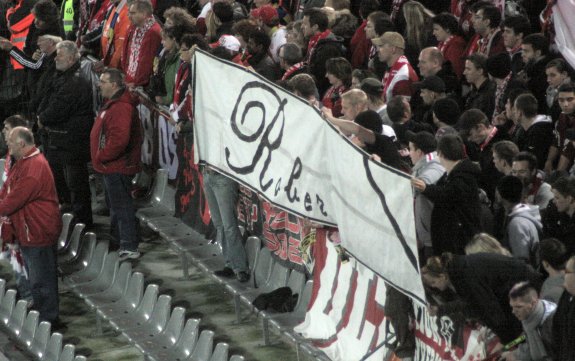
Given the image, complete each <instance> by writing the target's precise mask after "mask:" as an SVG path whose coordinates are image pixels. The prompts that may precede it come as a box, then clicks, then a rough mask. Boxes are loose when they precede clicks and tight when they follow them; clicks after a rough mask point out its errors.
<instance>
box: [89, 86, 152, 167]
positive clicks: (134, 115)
mask: <svg viewBox="0 0 575 361" xmlns="http://www.w3.org/2000/svg"><path fill="white" fill-rule="evenodd" d="M90 150H91V155H92V166H93V167H94V170H95V171H96V172H99V173H104V174H110V173H120V174H128V175H131V174H136V173H138V172H139V171H140V170H141V164H140V156H141V150H142V128H141V124H140V117H139V115H138V111H137V110H136V107H135V104H134V103H133V99H132V97H131V95H130V92H129V91H128V90H123V91H120V93H119V94H116V95H115V96H114V97H112V99H110V100H108V101H107V102H106V103H105V104H104V106H103V107H102V109H101V110H100V113H99V114H98V117H97V118H96V122H95V123H94V127H93V128H92V132H91V134H90Z"/></svg>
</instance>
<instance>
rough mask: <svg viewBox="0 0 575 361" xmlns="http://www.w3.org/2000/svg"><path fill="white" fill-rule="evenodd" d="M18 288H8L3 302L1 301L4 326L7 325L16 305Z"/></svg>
mask: <svg viewBox="0 0 575 361" xmlns="http://www.w3.org/2000/svg"><path fill="white" fill-rule="evenodd" d="M16 293H17V292H16V290H12V289H10V290H7V291H6V293H5V294H4V296H3V297H2V303H0V322H1V323H2V325H3V326H6V324H7V323H8V320H9V319H10V315H12V311H13V310H14V306H15V305H16Z"/></svg>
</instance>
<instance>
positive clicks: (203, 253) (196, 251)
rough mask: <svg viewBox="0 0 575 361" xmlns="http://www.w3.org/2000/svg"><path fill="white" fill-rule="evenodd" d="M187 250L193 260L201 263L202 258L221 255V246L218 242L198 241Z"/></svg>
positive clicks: (206, 258)
mask: <svg viewBox="0 0 575 361" xmlns="http://www.w3.org/2000/svg"><path fill="white" fill-rule="evenodd" d="M188 252H189V254H190V257H191V258H192V259H193V260H194V261H195V262H199V263H201V262H202V261H203V260H209V259H212V258H215V257H218V256H220V257H221V256H222V247H221V246H220V245H219V244H208V243H207V242H206V243H205V244H203V243H198V247H194V248H191V249H190V250H188Z"/></svg>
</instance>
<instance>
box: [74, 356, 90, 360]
mask: <svg viewBox="0 0 575 361" xmlns="http://www.w3.org/2000/svg"><path fill="white" fill-rule="evenodd" d="M86 360H88V359H87V358H86V356H82V355H78V356H76V357H74V361H86Z"/></svg>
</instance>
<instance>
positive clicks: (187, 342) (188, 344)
mask: <svg viewBox="0 0 575 361" xmlns="http://www.w3.org/2000/svg"><path fill="white" fill-rule="evenodd" d="M199 325H200V320H198V319H195V318H190V319H189V320H187V321H186V325H185V326H184V330H183V331H182V334H181V335H180V338H179V339H178V342H176V344H175V345H174V347H172V348H171V349H162V350H156V351H155V352H154V354H153V358H154V360H156V361H164V360H171V361H183V360H188V358H189V357H190V355H191V354H192V352H193V351H194V348H195V347H196V344H197V343H198V336H199Z"/></svg>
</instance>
